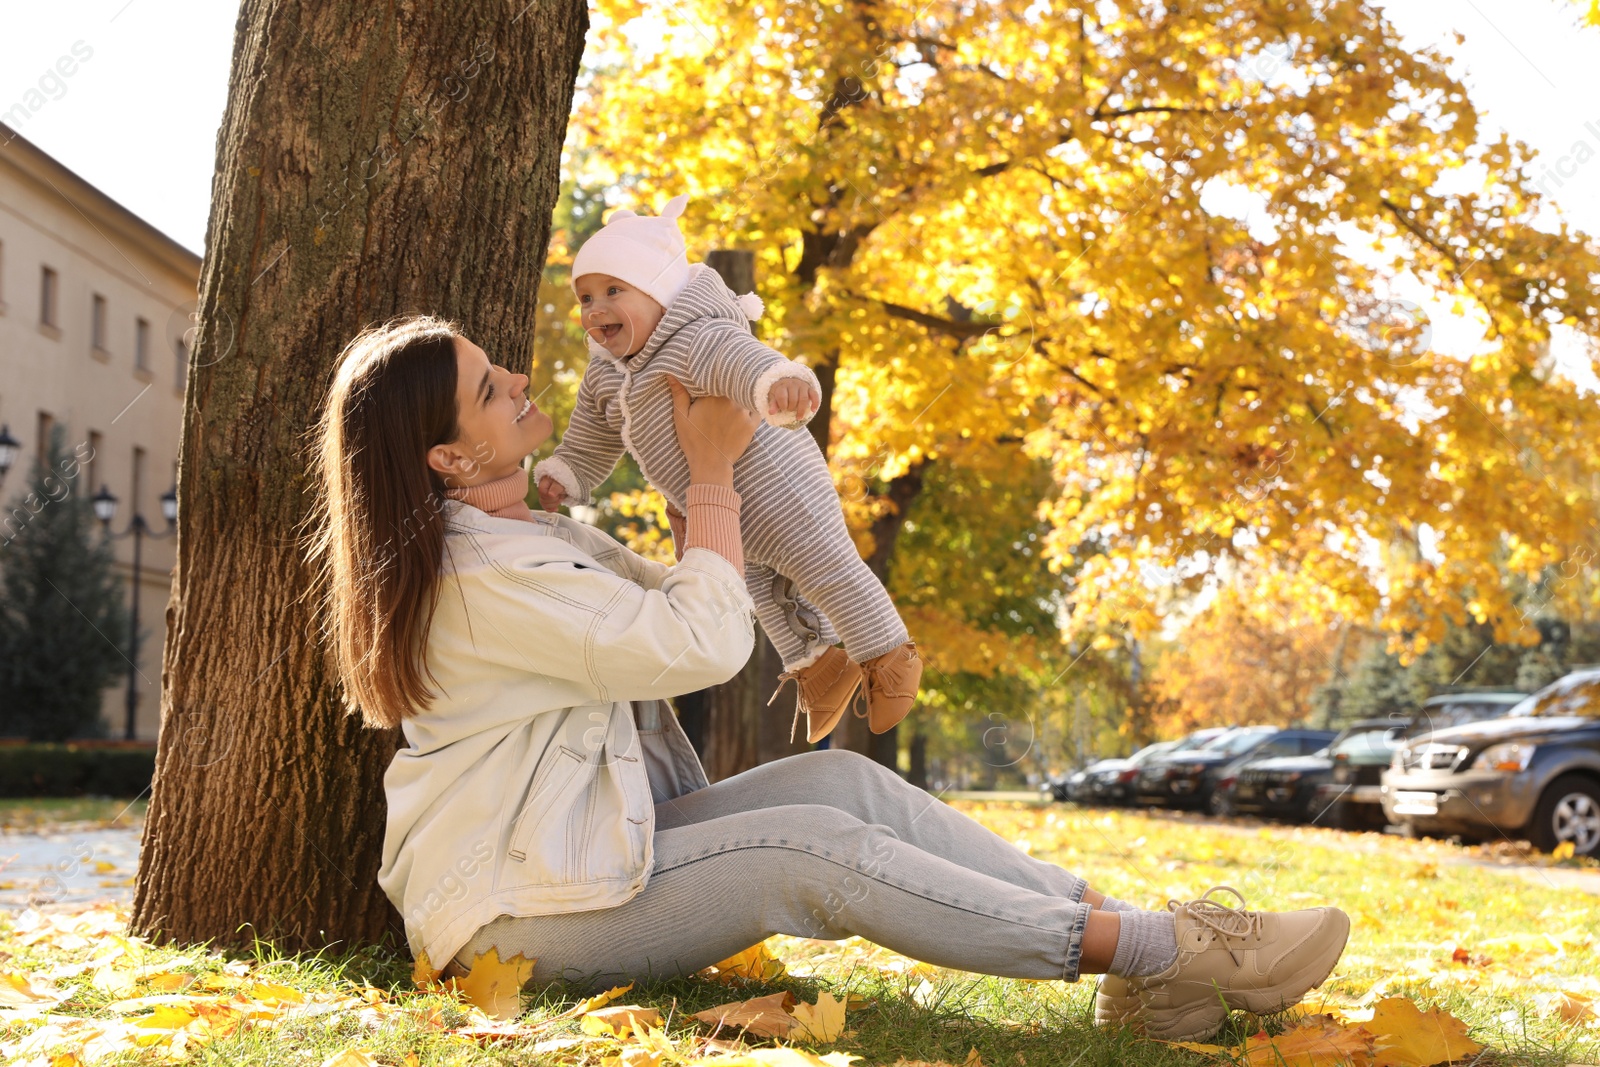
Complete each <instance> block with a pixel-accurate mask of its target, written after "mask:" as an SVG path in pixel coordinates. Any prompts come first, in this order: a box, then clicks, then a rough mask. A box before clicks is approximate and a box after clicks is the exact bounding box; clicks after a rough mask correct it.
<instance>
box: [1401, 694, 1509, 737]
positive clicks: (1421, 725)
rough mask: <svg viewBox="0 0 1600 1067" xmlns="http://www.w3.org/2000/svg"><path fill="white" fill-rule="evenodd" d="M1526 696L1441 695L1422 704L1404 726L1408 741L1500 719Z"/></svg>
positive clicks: (1432, 697)
mask: <svg viewBox="0 0 1600 1067" xmlns="http://www.w3.org/2000/svg"><path fill="white" fill-rule="evenodd" d="M1526 699H1528V694H1527V693H1522V692H1518V691H1517V690H1515V689H1482V690H1471V691H1469V690H1458V691H1456V692H1453V693H1440V694H1438V695H1436V696H1431V697H1429V698H1428V699H1427V700H1424V701H1423V702H1422V707H1420V708H1418V709H1417V712H1416V714H1415V715H1412V716H1411V718H1410V719H1409V720H1408V721H1407V722H1406V724H1405V736H1406V737H1421V736H1422V735H1423V734H1428V733H1432V732H1433V731H1435V730H1448V729H1450V728H1451V727H1452V726H1465V725H1466V724H1467V723H1469V722H1483V721H1484V720H1485V719H1498V718H1501V717H1503V716H1505V715H1507V714H1509V713H1510V711H1511V709H1512V708H1514V707H1516V706H1517V705H1518V704H1520V703H1521V702H1522V701H1524V700H1526Z"/></svg>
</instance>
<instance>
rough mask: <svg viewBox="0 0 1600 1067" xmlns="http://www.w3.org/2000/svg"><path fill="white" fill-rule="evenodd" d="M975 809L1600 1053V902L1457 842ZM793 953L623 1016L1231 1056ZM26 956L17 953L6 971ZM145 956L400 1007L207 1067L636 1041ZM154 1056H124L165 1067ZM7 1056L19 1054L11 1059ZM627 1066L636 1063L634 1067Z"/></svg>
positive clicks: (1361, 965) (853, 1035) (1368, 986)
mask: <svg viewBox="0 0 1600 1067" xmlns="http://www.w3.org/2000/svg"><path fill="white" fill-rule="evenodd" d="M958 806H960V807H962V808H963V809H964V810H967V811H969V812H971V813H972V814H974V815H975V816H976V817H978V818H980V819H981V820H983V821H985V822H986V823H988V824H989V825H991V826H993V827H994V828H995V829H996V830H998V831H999V832H1001V833H1004V834H1006V835H1007V836H1008V837H1010V838H1011V839H1013V840H1016V841H1018V842H1019V843H1020V844H1022V845H1023V847H1025V848H1027V849H1028V850H1029V851H1030V852H1031V853H1032V854H1033V855H1035V856H1039V857H1041V858H1045V859H1050V860H1052V861H1055V862H1059V863H1062V864H1063V865H1065V866H1068V867H1070V868H1072V869H1074V870H1076V871H1078V872H1080V873H1083V874H1085V875H1086V876H1087V877H1089V878H1090V880H1091V882H1092V883H1093V884H1094V885H1095V886H1096V887H1097V888H1100V889H1102V890H1103V891H1105V892H1109V893H1111V894H1112V895H1115V896H1118V897H1122V898H1124V899H1128V900H1132V901H1134V902H1135V903H1139V904H1141V905H1143V906H1155V907H1159V906H1161V905H1162V904H1163V903H1164V902H1165V900H1166V899H1167V897H1169V896H1171V897H1175V898H1178V899H1186V898H1189V897H1192V896H1196V895H1198V894H1199V893H1200V892H1202V891H1203V890H1205V889H1206V888H1209V887H1210V886H1211V885H1213V884H1217V883H1227V884H1232V885H1235V886H1237V887H1238V888H1239V889H1240V890H1242V891H1243V892H1245V893H1246V894H1247V896H1248V897H1249V899H1250V903H1251V905H1252V906H1260V907H1269V908H1289V907H1303V906H1309V905H1315V904H1322V903H1330V902H1331V903H1336V904H1339V905H1340V906H1342V907H1344V908H1345V909H1346V910H1347V911H1349V912H1350V913H1351V915H1352V918H1353V920H1354V929H1353V933H1352V938H1351V944H1350V947H1349V950H1348V952H1347V955H1346V957H1345V959H1344V961H1343V962H1342V963H1341V966H1340V967H1339V969H1338V970H1337V971H1336V972H1335V974H1334V976H1333V978H1332V979H1331V980H1330V981H1329V983H1328V984H1327V986H1326V987H1325V989H1324V991H1322V992H1321V993H1319V994H1314V996H1313V999H1312V1001H1311V1006H1312V1007H1318V1006H1327V1007H1332V1008H1339V1009H1347V1010H1353V1009H1354V1008H1355V1006H1356V1005H1358V1004H1359V1003H1360V1002H1361V1001H1362V998H1364V997H1367V996H1368V994H1371V993H1373V991H1374V988H1375V987H1378V991H1379V992H1380V993H1382V992H1384V987H1383V986H1379V983H1387V993H1388V994H1398V995H1404V996H1407V997H1410V998H1411V999H1413V1000H1415V1001H1416V1002H1417V1003H1418V1004H1419V1005H1420V1006H1421V1007H1423V1008H1425V1009H1426V1008H1433V1007H1438V1008H1443V1009H1445V1010H1448V1011H1449V1012H1451V1013H1452V1014H1454V1015H1456V1016H1457V1017H1459V1018H1461V1019H1462V1020H1464V1021H1466V1022H1467V1023H1468V1024H1469V1025H1471V1027H1472V1028H1473V1035H1474V1036H1475V1037H1476V1038H1477V1039H1478V1040H1479V1041H1482V1042H1484V1043H1485V1044H1487V1045H1489V1046H1490V1050H1489V1051H1488V1052H1486V1053H1485V1054H1484V1055H1483V1056H1481V1057H1479V1058H1478V1059H1477V1060H1476V1061H1475V1064H1476V1065H1482V1067H1489V1065H1499V1064H1506V1065H1509V1064H1518V1065H1521V1064H1528V1065H1531V1067H1546V1065H1549V1067H1559V1065H1562V1064H1569V1063H1595V1062H1596V1061H1597V1057H1600V1042H1597V1040H1596V1038H1597V1037H1600V1030H1596V1029H1591V1028H1586V1027H1582V1026H1574V1025H1572V1024H1569V1023H1564V1022H1562V1021H1561V1020H1560V1019H1559V1018H1558V1017H1555V1016H1552V1015H1550V1014H1549V1013H1548V1012H1547V1011H1546V1002H1547V1000H1548V997H1549V996H1550V995H1552V994H1554V993H1556V992H1558V991H1560V990H1562V989H1568V990H1573V991H1585V990H1587V991H1588V992H1594V991H1595V990H1593V989H1591V988H1590V986H1592V985H1593V984H1594V983H1595V982H1596V978H1595V976H1596V975H1597V974H1600V957H1597V955H1596V937H1597V933H1596V932H1597V931H1600V897H1594V896H1590V895H1587V894H1584V893H1581V892H1579V891H1576V890H1573V889H1559V888H1555V887H1552V886H1546V885H1542V884H1530V883H1528V882H1525V881H1522V880H1521V879H1518V878H1515V877H1511V876H1508V875H1505V874H1502V873H1498V872H1495V871H1491V870H1486V869H1483V868H1481V867H1474V866H1465V865H1462V864H1461V863H1460V862H1459V861H1460V860H1461V859H1463V858H1465V857H1466V856H1467V855H1468V854H1467V853H1465V852H1464V851H1463V850H1460V849H1456V848H1453V847H1452V846H1447V845H1443V844H1438V843H1429V842H1406V841H1399V840H1395V839H1392V838H1380V837H1378V836H1377V835H1348V834H1337V833H1333V832H1329V831H1321V830H1293V829H1272V830H1264V831H1263V830H1255V829H1250V828H1242V827H1240V826H1237V825H1235V826H1233V827H1231V828H1230V827H1227V826H1218V825H1213V824H1208V823H1204V822H1196V821H1188V820H1174V819H1166V818H1160V817H1154V818H1152V817H1148V816H1142V815H1136V814H1132V813H1120V812H1102V811H1088V810H1080V809H1076V808H1072V807H1070V806H1061V805H1056V806H1036V805H1022V804H989V803H973V802H966V801H962V802H960V803H959V805H958ZM14 922H15V919H14V917H9V918H8V917H0V972H5V971H23V972H29V973H42V972H46V971H48V970H50V969H51V968H54V967H58V966H60V965H62V964H64V963H71V962H75V961H83V960H88V959H91V958H94V957H95V956H96V954H97V953H100V952H103V951H105V950H106V948H107V945H108V943H109V942H108V940H107V939H105V938H90V939H89V943H88V944H87V945H85V946H80V947H75V948H58V947H49V946H45V945H26V944H23V943H22V942H23V939H22V938H21V937H19V936H17V933H16V931H15V929H14ZM1552 936H1554V938H1555V940H1554V941H1552V940H1551V937H1552ZM771 947H772V948H773V950H774V951H775V952H776V953H777V954H778V956H779V957H780V958H782V959H784V960H785V962H786V963H787V964H788V966H789V968H790V971H791V973H789V974H787V975H785V976H784V977H782V978H779V979H776V980H773V981H768V982H752V983H743V984H739V985H736V986H728V985H723V984H718V983H714V982H710V981H705V980H701V979H676V980H671V981H665V982H656V983H652V984H648V985H640V986H636V987H635V988H634V989H633V990H632V991H630V992H629V993H627V994H626V995H625V996H624V997H623V998H622V1000H621V1001H619V1003H621V1002H628V1003H637V1004H643V1005H649V1006H653V1007H656V1008H658V1009H659V1010H660V1011H661V1013H662V1015H663V1016H664V1017H665V1018H666V1020H667V1026H668V1031H669V1033H670V1034H671V1035H672V1037H673V1038H674V1040H675V1043H676V1045H677V1047H678V1049H679V1051H680V1052H681V1053H683V1054H685V1055H687V1054H689V1053H690V1052H691V1050H692V1049H693V1048H694V1047H695V1044H696V1039H697V1038H703V1037H705V1036H706V1035H707V1034H708V1030H707V1029H706V1028H705V1027H702V1026H700V1025H698V1024H696V1023H695V1022H694V1021H693V1020H690V1019H688V1016H689V1014H691V1013H693V1012H695V1011H700V1010H703V1009H705V1008H709V1007H712V1006H714V1005H717V1004H720V1003H724V1002H726V1001H729V1000H735V999H742V998H746V997H753V996H758V995H763V994H766V993H771V992H777V991H779V990H789V991H792V992H793V993H794V995H795V996H796V998H797V999H799V1000H803V1001H807V1002H814V1001H816V999H817V996H818V993H819V992H820V991H823V990H827V991H829V992H831V993H832V994H833V995H835V996H838V997H843V996H845V995H847V994H848V995H851V996H853V997H857V998H861V1000H862V1001H863V1002H864V1003H862V1004H861V1006H859V1007H857V1008H855V1009H853V1010H851V1011H850V1013H849V1015H848V1017H847V1021H846V1030H845V1034H844V1036H843V1037H842V1038H841V1039H840V1040H839V1041H837V1042H836V1043H835V1044H833V1045H832V1046H829V1047H826V1048H819V1049H817V1050H816V1051H838V1052H846V1053H849V1054H852V1055H855V1056H859V1057H861V1059H862V1062H863V1063H866V1064H874V1065H875V1064H886V1065H887V1064H893V1063H895V1062H896V1061H897V1060H900V1059H908V1060H921V1061H945V1062H947V1063H952V1064H962V1063H963V1062H964V1061H965V1060H966V1059H967V1057H968V1053H969V1050H972V1049H976V1050H977V1051H978V1053H979V1055H980V1056H981V1057H982V1061H983V1064H984V1065H985V1067H1097V1065H1101V1064H1104V1065H1108V1067H1109V1065H1112V1064H1126V1065H1133V1067H1162V1065H1168V1064H1172V1065H1186V1067H1196V1065H1200V1064H1205V1063H1207V1062H1210V1061H1208V1060H1207V1058H1206V1057H1203V1056H1199V1055H1196V1054H1193V1053H1189V1052H1186V1051H1184V1050H1181V1049H1177V1048H1173V1047H1171V1046H1167V1045H1163V1044H1160V1043H1157V1042H1153V1041H1148V1040H1143V1039H1139V1038H1137V1037H1135V1036H1133V1035H1132V1034H1129V1033H1126V1032H1114V1033H1108V1032H1104V1031H1099V1030H1096V1029H1095V1028H1094V1027H1093V1026H1092V1024H1091V1021H1090V1017H1091V1012H1092V1001H1093V983H1092V980H1085V981H1082V982H1079V983H1077V984H1075V985H1074V984H1067V983H1060V982H1026V981H1015V980H1008V979H999V978H988V977H981V976H974V975H970V974H965V973H961V972H953V971H942V970H938V969H929V968H909V965H908V961H905V960H904V959H903V958H901V957H898V956H895V955H894V954H893V953H890V952H888V951H887V950H884V949H880V948H877V947H876V946H872V945H870V944H867V943H865V942H862V941H860V940H859V939H851V940H850V941H846V942H838V943H834V942H817V941H805V940H801V939H795V938H784V937H780V938H775V939H773V940H772V942H771ZM1457 947H1460V948H1463V949H1465V950H1466V952H1467V953H1468V955H1469V956H1470V957H1472V959H1471V961H1470V962H1468V963H1465V964H1463V963H1456V962H1453V960H1452V954H1453V952H1454V950H1455V949H1456V948H1457ZM8 952H9V953H12V954H13V955H12V956H11V957H10V958H9V959H8V958H5V956H4V955H3V953H8ZM130 953H131V958H130V959H129V960H127V961H125V962H126V963H130V964H138V965H153V964H160V963H163V962H164V961H184V960H187V962H180V963H176V964H172V966H173V968H174V969H176V970H181V971H184V972H188V973H192V974H196V975H205V974H223V973H225V969H226V968H227V967H228V966H229V965H230V962H231V961H236V962H233V966H234V969H235V970H241V969H246V968H247V969H248V971H249V977H250V978H251V979H252V980H255V981H271V982H276V983H281V984H283V985H287V986H290V987H292V988H294V989H296V990H299V991H301V992H302V993H304V994H307V995H312V994H322V995H335V994H345V995H350V996H359V995H360V991H361V990H362V989H363V988H366V987H371V988H373V989H376V990H380V991H382V995H381V996H378V997H377V999H378V1003H379V1005H380V1006H381V1007H382V1009H383V1010H381V1011H375V1010H374V1009H373V1008H372V1007H371V1006H369V1005H367V1004H365V1003H364V1002H359V1001H358V1002H354V1003H352V1004H350V1005H348V1006H346V1007H344V1008H340V1009H337V1010H332V1011H327V1012H325V1013H322V1014H316V1015H304V1016H301V1017H298V1018H295V1019H292V1020H286V1021H284V1022H283V1023H282V1025H280V1026H279V1027H278V1028H277V1029H275V1030H251V1029H248V1028H246V1029H240V1030H237V1031H235V1032H234V1033H233V1034H231V1035H228V1036H221V1037H218V1038H216V1039H215V1040H214V1041H212V1042H211V1043H210V1044H209V1045H206V1046H203V1047H199V1048H192V1049H191V1052H190V1057H191V1058H192V1059H193V1060H194V1061H195V1062H200V1063H218V1064H221V1063H226V1064H247V1065H262V1067H266V1065H277V1064H284V1065H289V1064H294V1065H297V1067H298V1065H304V1064H312V1065H317V1064H321V1063H323V1061H324V1060H326V1059H327V1058H328V1057H329V1056H332V1055H334V1054H335V1053H338V1052H341V1051H343V1050H346V1049H349V1048H352V1047H360V1048H363V1049H367V1050H370V1051H371V1052H372V1053H373V1054H374V1055H375V1057H376V1060H377V1062H381V1063H385V1064H393V1065H399V1064H403V1063H405V1062H407V1055H408V1054H415V1056H416V1062H417V1063H418V1064H420V1065H433V1064H512V1063H519V1064H520V1063H550V1064H554V1063H557V1062H560V1063H568V1064H578V1065H580V1067H601V1065H602V1063H603V1061H605V1060H606V1059H607V1058H608V1057H615V1056H616V1054H617V1053H618V1051H619V1047H618V1045H617V1044H616V1043H615V1042H611V1041H603V1040H596V1039H593V1038H590V1039H587V1040H588V1043H587V1044H581V1045H574V1046H572V1047H569V1048H566V1049H563V1050H560V1051H559V1052H545V1053H536V1052H534V1051H533V1046H534V1043H535V1039H525V1040H520V1041H517V1042H502V1043H497V1044H489V1045H484V1046H481V1047H480V1046H478V1045H476V1044H474V1043H472V1042H470V1041H467V1040H465V1039H463V1038H460V1037H455V1036H450V1035H446V1034H444V1033H442V1032H440V1030H439V1029H437V1028H436V1027H433V1026H430V1025H429V1022H428V1019H429V1016H430V1013H437V1016H438V1022H439V1023H440V1024H441V1025H443V1026H454V1025H461V1024H463V1023H464V1022H465V1021H466V1019H467V1013H466V1011H465V1010H464V1009H463V1008H462V1007H461V1005H459V1004H458V1003H457V1002H456V1001H454V1000H453V999H452V998H450V997H448V996H444V995H441V994H434V993H427V994H419V993H416V992H415V990H414V986H413V984H412V982H411V964H410V961H409V960H408V959H405V958H403V957H401V956H397V955H395V954H393V953H391V952H388V951H385V950H383V949H379V948H368V949H364V950H360V951H356V952H350V953H344V954H334V953H321V954H316V955H308V956H303V957H299V958H286V957H282V956H279V955H276V954H275V953H274V952H273V951H272V949H271V947H270V946H268V945H264V944H258V945H257V947H256V951H254V952H250V953H226V954H224V953H214V954H209V955H208V954H206V953H205V952H203V951H201V950H198V949H188V950H184V949H182V948H166V947H163V948H157V947H151V946H145V945H143V944H141V943H137V942H135V943H133V944H132V947H131V949H130ZM92 975H93V971H92V970H90V971H85V972H84V973H82V974H80V975H77V976H74V977H70V978H63V979H62V980H61V982H60V984H61V986H62V988H64V989H67V988H70V989H72V990H73V995H72V997H71V999H69V1000H68V1001H66V1002H65V1003H64V1004H62V1005H61V1006H59V1007H58V1008H56V1009H54V1010H55V1011H56V1012H58V1013H66V1014H71V1015H79V1016H91V1017H94V1016H101V1017H103V1016H105V1015H106V1014H107V1013H106V1012H105V1011H104V1009H105V1006H106V1005H107V1004H108V1003H110V1002H112V1001H113V1000H115V999H118V997H120V996H124V995H145V994H147V993H149V992H152V990H149V989H147V988H145V987H140V988H139V989H138V990H137V991H136V992H135V993H131V994H128V993H112V992H106V991H102V990H100V989H97V988H95V986H94V984H93V982H92ZM1586 983H1587V984H1586ZM581 995H582V994H581V993H580V992H579V991H574V990H564V989H561V988H559V987H557V988H551V989H544V990H538V991H534V992H532V993H531V994H529V995H528V996H527V997H526V998H525V1001H524V1008H525V1014H524V1017H523V1021H524V1022H532V1021H536V1020H539V1019H548V1018H550V1017H552V1016H555V1015H558V1014H560V1013H561V1012H563V1011H565V1010H566V1009H567V1008H569V1007H571V1006H572V1005H573V1004H574V1003H576V1002H577V1000H578V999H580V997H581ZM363 1009H365V1015H364V1014H363ZM37 1025H38V1024H36V1023H30V1024H23V1025H20V1026H12V1027H11V1029H9V1030H8V1031H6V1032H4V1033H0V1046H3V1045H4V1043H5V1042H8V1041H15V1040H17V1039H18V1038H19V1037H21V1036H22V1035H23V1034H25V1033H27V1032H28V1030H29V1028H30V1027H32V1026H37ZM1274 1025H1276V1024H1274ZM1254 1027H1255V1020H1252V1019H1250V1018H1248V1017H1246V1016H1242V1015H1236V1016H1235V1017H1234V1019H1233V1021H1232V1022H1231V1023H1230V1028H1229V1030H1228V1031H1225V1032H1224V1034H1223V1035H1221V1037H1220V1038H1219V1039H1218V1040H1219V1041H1220V1042H1221V1043H1229V1042H1230V1041H1232V1042H1237V1041H1239V1040H1242V1039H1243V1037H1244V1036H1246V1035H1247V1034H1248V1033H1249V1032H1251V1031H1253V1029H1254ZM563 1035H565V1036H568V1037H577V1036H579V1035H580V1029H579V1024H578V1023H577V1022H576V1021H575V1020H566V1021H563V1022H560V1023H558V1024H556V1025H554V1026H553V1027H551V1028H550V1029H549V1030H548V1031H546V1032H542V1033H540V1034H539V1035H538V1036H537V1039H536V1040H549V1039H551V1038H555V1037H560V1036H563ZM722 1036H728V1035H726V1034H724V1035H722ZM752 1043H763V1044H766V1043H770V1042H752ZM154 1051H155V1050H146V1051H145V1052H143V1053H137V1052H130V1053H127V1054H125V1055H123V1056H121V1057H118V1058H115V1059H107V1060H104V1061H102V1062H106V1063H122V1062H126V1063H130V1064H131V1063H147V1062H150V1057H151V1054H152V1053H153V1052H154ZM6 1059H7V1056H6V1055H5V1054H4V1053H3V1051H0V1061H4V1060H6ZM42 1062H47V1061H42ZM606 1067H617V1061H615V1060H614V1059H613V1060H612V1063H611V1064H608V1065H606ZM622 1067H636V1065H634V1064H623V1065H622Z"/></svg>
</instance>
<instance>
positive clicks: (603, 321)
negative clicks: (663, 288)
mask: <svg viewBox="0 0 1600 1067" xmlns="http://www.w3.org/2000/svg"><path fill="white" fill-rule="evenodd" d="M572 288H573V291H574V292H575V293H577V296H578V314H579V315H580V316H581V317H582V320H583V330H584V332H585V333H587V334H588V335H589V336H590V337H592V338H594V340H595V341H596V342H598V343H599V344H600V345H601V346H602V347H604V348H605V350H606V351H607V352H610V353H611V354H612V355H613V356H616V357H617V358H618V359H621V358H623V357H625V356H631V355H633V354H634V353H635V352H637V351H639V350H640V349H641V348H643V347H644V344H645V342H646V341H648V340H650V334H651V333H652V332H654V330H655V328H656V326H657V325H659V324H660V322H661V316H662V315H663V314H664V313H665V311H666V309H665V308H663V307H662V306H661V305H660V304H658V303H656V302H655V301H654V300H653V299H651V298H650V297H648V296H646V295H645V294H644V293H643V292H641V291H640V290H638V289H636V288H635V287H633V286H632V285H629V284H628V283H627V282H625V281H623V280H622V279H620V278H613V277H611V275H609V274H585V275H584V276H583V277H581V278H579V279H578V280H577V281H576V282H575V283H573V286H572Z"/></svg>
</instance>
